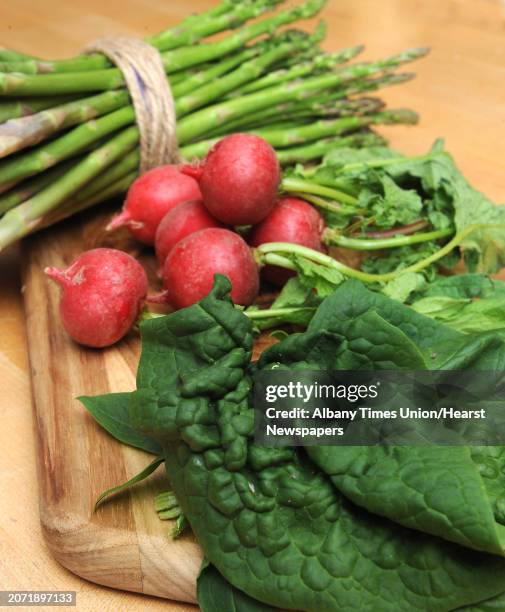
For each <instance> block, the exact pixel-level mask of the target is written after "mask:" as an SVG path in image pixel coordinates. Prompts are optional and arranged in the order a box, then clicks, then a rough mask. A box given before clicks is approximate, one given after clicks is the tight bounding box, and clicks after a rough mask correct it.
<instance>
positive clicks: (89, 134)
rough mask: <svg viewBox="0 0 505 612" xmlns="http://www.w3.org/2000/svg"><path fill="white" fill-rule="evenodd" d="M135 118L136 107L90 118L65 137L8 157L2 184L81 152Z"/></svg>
mask: <svg viewBox="0 0 505 612" xmlns="http://www.w3.org/2000/svg"><path fill="white" fill-rule="evenodd" d="M134 121H135V113H134V111H133V108H132V107H131V106H127V107H126V108H123V109H119V110H117V111H114V112H112V113H109V114H108V115H105V116H104V117H100V118H99V119H96V120H95V119H93V120H91V121H87V122H86V123H83V124H82V125H80V126H79V127H77V128H75V129H74V130H72V131H70V132H68V133H67V134H65V135H64V136H62V137H61V138H58V139H56V140H53V141H52V142H50V143H48V144H47V145H45V146H43V147H40V148H38V149H34V150H33V151H30V152H29V153H25V154H24V155H23V156H21V157H18V158H15V159H12V160H6V161H4V162H3V163H2V164H0V187H1V186H3V185H7V184H9V183H12V182H13V181H18V180H20V179H22V178H25V177H27V176H33V175H34V174H37V173H38V172H41V171H43V170H46V169H47V168H51V167H52V166H55V165H56V164H57V163H59V162H60V161H63V160H64V159H68V158H69V157H71V156H73V155H75V154H76V153H79V152H80V151H82V150H83V149H84V148H85V147H87V146H88V145H89V144H91V143H93V142H96V141H97V140H99V139H100V138H101V137H103V136H105V135H107V134H111V133H113V132H116V131H117V130H118V129H120V128H122V127H125V126H127V125H130V124H132V123H133V122H134ZM137 134H138V132H137Z"/></svg>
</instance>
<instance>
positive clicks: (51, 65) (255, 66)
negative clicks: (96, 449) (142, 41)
mask: <svg viewBox="0 0 505 612" xmlns="http://www.w3.org/2000/svg"><path fill="white" fill-rule="evenodd" d="M281 2H282V0H245V1H236V0H223V2H222V3H221V4H219V5H218V6H217V7H215V8H213V9H210V10H209V11H207V12H204V13H202V14H200V15H195V16H191V17H188V18H187V19H185V20H184V21H183V22H181V23H180V24H178V25H177V26H175V27H173V28H171V29H169V30H166V31H164V32H161V33H160V34H157V35H156V36H151V37H149V38H147V39H146V40H147V42H148V43H150V44H151V45H153V46H154V47H155V48H156V49H158V50H159V51H160V53H161V57H162V61H163V65H164V68H165V71H166V74H167V79H168V81H169V83H170V86H171V88H172V93H173V95H174V99H175V107H176V114H177V138H178V142H179V144H180V147H181V148H180V153H181V155H182V156H183V157H184V158H185V159H187V160H189V161H191V160H193V158H202V157H204V156H205V154H206V153H207V152H208V150H209V149H210V148H211V146H212V145H213V144H214V143H215V142H216V140H218V139H219V138H220V137H222V136H223V135H225V134H229V133H233V132H237V131H241V132H244V131H247V132H253V133H255V134H257V135H258V136H260V137H262V138H263V139H265V140H266V141H267V142H269V143H270V144H271V145H272V146H274V147H275V148H276V149H277V151H278V153H279V159H280V162H281V164H291V163H294V162H296V161H308V160H317V159H320V158H321V157H322V156H323V155H324V153H325V152H326V151H327V150H328V148H329V147H334V146H339V145H340V144H346V145H349V146H361V145H368V144H373V143H375V144H377V142H380V138H379V137H378V136H376V135H375V134H373V133H372V132H371V131H370V129H369V128H370V126H374V125H377V124H381V123H414V122H415V121H416V119H417V118H416V115H415V113H413V112H412V111H406V110H399V111H395V110H384V109H383V106H384V105H383V103H382V102H381V101H380V100H378V99H376V98H374V97H367V96H362V95H361V94H368V93H369V92H373V91H375V90H377V89H379V88H381V87H384V86H387V85H391V84H395V83H401V82H403V81H405V80H408V79H409V78H411V76H412V75H411V74H410V73H401V72H400V73H397V72H395V71H396V69H397V68H398V67H400V66H402V65H403V64H404V63H406V62H411V61H413V60H415V59H417V58H419V57H421V56H422V55H424V54H425V53H426V50H425V49H411V50H407V51H405V52H403V53H400V54H398V55H395V56H393V57H390V58H386V59H384V60H379V61H376V62H365V63H355V64H351V65H345V64H346V62H348V61H349V60H351V59H353V58H354V57H355V56H356V55H358V54H359V52H360V51H361V49H362V48H361V47H353V48H349V49H343V50H341V51H339V52H336V53H323V52H322V51H321V50H320V49H319V47H318V43H319V42H320V41H321V40H322V38H323V37H324V25H321V26H319V27H318V28H317V29H316V31H315V32H314V33H312V34H307V33H305V32H302V31H299V30H296V29H288V30H287V31H285V30H281V28H283V26H286V25H289V24H294V23H296V22H298V21H300V20H302V19H307V18H310V17H313V16H315V15H316V14H317V13H318V12H319V10H320V9H321V8H322V6H323V5H324V0H306V1H305V2H304V3H303V4H301V5H299V6H296V7H293V8H288V9H285V10H282V11H280V12H277V13H276V14H274V15H273V16H270V17H267V18H265V19H263V20H260V21H258V20H255V21H252V20H254V19H255V18H257V17H258V16H260V15H262V14H264V13H265V12H267V11H269V10H273V9H275V8H276V7H277V5H278V4H280V3H281ZM250 21H251V23H249V22H250ZM219 32H226V35H225V36H224V37H222V38H220V39H219V40H218V41H215V40H211V41H206V40H205V39H206V38H207V37H209V36H212V35H214V34H217V33H219ZM138 144H139V131H138V129H137V127H136V126H135V113H134V110H133V107H132V105H131V103H130V98H129V95H128V92H127V90H126V88H125V84H124V79H123V77H122V75H121V72H120V71H119V70H118V69H117V68H114V67H113V66H112V65H111V63H110V62H109V60H108V59H107V58H106V57H105V56H103V55H100V54H97V53H95V54H90V55H78V56H77V57H75V58H71V59H66V60H55V61H45V60H41V59H38V58H33V57H28V56H25V55H22V54H20V53H17V52H13V51H8V50H0V158H3V159H2V161H1V162H0V194H1V195H0V250H1V249H3V248H5V247H6V246H7V245H9V244H11V243H12V242H14V241H16V240H18V239H19V238H21V237H23V236H25V235H27V234H29V233H31V232H33V231H36V230H38V229H40V228H42V227H46V226H48V225H51V224H52V223H55V222H56V221H58V220H60V219H63V218H65V217H68V216H69V215H73V214H74V213H76V212H78V211H80V210H83V209H85V208H88V207H90V206H92V205H94V204H97V203H99V202H102V201H104V200H106V199H109V198H111V197H113V196H117V195H119V194H122V193H124V192H125V191H126V190H127V189H128V187H129V186H130V184H131V183H132V181H133V180H134V179H135V177H136V176H137V174H138V166H139V150H138ZM216 154H217V153H216ZM146 180H147V179H146ZM202 180H203V181H204V184H205V176H203V177H202ZM203 188H204V189H205V187H203ZM263 188H264V189H270V190H272V191H270V193H271V194H272V193H273V187H272V184H269V185H268V186H267V185H266V184H265V185H264V186H263ZM231 195H232V194H230V196H231ZM192 197H193V198H194V196H192ZM130 206H131V209H132V210H131V212H132V214H135V203H134V201H132V202H131V204H130V205H129V206H128V210H130ZM215 214H216V216H218V217H219V214H218V212H217V211H216V212H215ZM129 219H130V216H129V215H128V216H126V217H125V216H123V217H122V218H121V219H120V220H118V221H117V222H116V223H117V224H118V223H120V222H123V223H129V225H130V226H131V219H130V221H129ZM232 222H235V220H232ZM139 237H140V238H141V239H143V238H142V236H139Z"/></svg>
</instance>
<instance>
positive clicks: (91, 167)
mask: <svg viewBox="0 0 505 612" xmlns="http://www.w3.org/2000/svg"><path fill="white" fill-rule="evenodd" d="M137 139H138V130H137V128H135V127H130V128H127V129H126V130H124V131H122V132H120V133H119V134H118V135H117V136H115V137H114V138H112V139H111V140H110V142H108V143H107V144H106V145H104V146H103V147H100V148H99V149H97V150H96V151H93V152H92V153H90V154H89V155H88V156H87V157H85V159H84V160H83V161H82V162H81V163H80V164H78V165H77V166H75V167H74V168H72V169H71V170H70V171H69V172H67V173H66V174H65V175H64V176H62V177H61V178H60V179H59V180H57V181H55V182H54V183H52V184H51V185H50V186H49V187H47V188H46V189H44V190H42V191H41V192H39V193H37V194H36V195H34V196H33V197H32V198H30V199H28V200H26V201H25V202H23V204H20V205H19V206H17V207H16V208H13V209H12V210H9V211H8V212H7V213H5V215H4V216H3V217H2V219H1V221H0V249H1V248H2V247H3V246H5V245H7V244H10V243H11V242H12V241H13V240H15V239H18V238H20V237H22V236H25V235H26V234H28V233H29V232H31V231H33V230H34V229H35V228H36V227H37V226H38V225H39V224H40V223H41V222H42V219H43V217H44V215H45V214H46V213H48V212H49V211H50V210H52V209H54V207H55V206H54V203H55V202H58V203H61V202H63V201H64V200H65V199H66V198H67V197H68V196H70V195H72V194H73V193H75V192H76V191H78V190H79V188H80V187H81V186H82V185H83V184H85V183H86V182H87V181H88V180H90V179H92V178H94V177H95V176H96V175H97V174H99V173H100V171H103V169H104V168H107V167H108V166H110V165H111V164H112V163H113V162H114V161H115V160H116V159H118V158H120V157H121V156H122V155H124V153H125V151H128V150H132V149H133V148H134V147H135V145H136V143H137Z"/></svg>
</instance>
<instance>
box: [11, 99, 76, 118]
mask: <svg viewBox="0 0 505 612" xmlns="http://www.w3.org/2000/svg"><path fill="white" fill-rule="evenodd" d="M75 99H76V97H75V96H53V97H51V96H43V97H42V98H35V97H33V98H19V99H18V100H16V101H10V100H9V101H7V102H0V124H2V123H4V122H5V121H8V120H9V119H18V118H19V117H26V116H27V115H32V114H33V113H38V112H39V111H42V110H45V109H47V108H52V107H54V106H59V105H60V104H65V103H66V102H71V101H72V100H75Z"/></svg>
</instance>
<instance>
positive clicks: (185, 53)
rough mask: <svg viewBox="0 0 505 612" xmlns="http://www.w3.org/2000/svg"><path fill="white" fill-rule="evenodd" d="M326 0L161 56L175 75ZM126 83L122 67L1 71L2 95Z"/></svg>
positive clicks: (306, 14)
mask: <svg viewBox="0 0 505 612" xmlns="http://www.w3.org/2000/svg"><path fill="white" fill-rule="evenodd" d="M324 2H325V0H308V1H307V2H306V3H305V4H303V5H301V6H297V7H295V8H293V9H290V10H287V11H282V12H281V13H279V14H277V15H275V16H274V17H270V18H269V19H264V20H263V21H260V22H258V23H254V24H252V25H249V26H247V27H245V28H242V29H241V30H240V31H238V32H236V33H234V34H232V35H231V36H228V37H226V38H224V39H223V40H220V41H218V42H215V43H208V44H202V45H198V46H196V47H181V48H179V49H175V50H174V51H168V52H167V53H163V54H162V55H161V58H162V61H163V65H164V67H165V72H166V73H167V74H171V73H173V72H177V71H178V70H183V69H184V68H188V67H190V66H196V65H197V64H201V63H203V62H207V61H209V60H213V59H217V58H220V57H222V56H224V55H228V54H229V53H232V52H233V51H236V50H237V49H240V48H241V47H242V46H243V45H244V44H246V43H247V42H248V41H250V40H252V39H254V38H257V37H259V36H261V35H264V34H272V33H273V32H275V31H276V30H277V29H278V28H280V27H281V26H283V25H287V24H289V23H293V22H294V21H298V20H300V19H308V18H310V17H313V16H314V15H316V14H317V13H318V12H319V10H320V9H321V8H322V6H323V4H324ZM121 86H124V78H123V75H122V74H121V71H120V70H119V69H118V68H109V69H104V70H94V71H91V72H69V73H65V74H36V75H30V74H19V73H3V74H0V95H4V96H13V95H54V94H69V93H80V92H89V91H101V90H107V89H117V88H119V87H121Z"/></svg>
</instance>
